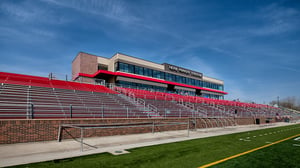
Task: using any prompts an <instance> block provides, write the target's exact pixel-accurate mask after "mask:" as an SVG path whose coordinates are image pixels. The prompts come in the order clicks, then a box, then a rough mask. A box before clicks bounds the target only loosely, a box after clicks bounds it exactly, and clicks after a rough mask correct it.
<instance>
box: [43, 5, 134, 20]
mask: <svg viewBox="0 0 300 168" xmlns="http://www.w3.org/2000/svg"><path fill="white" fill-rule="evenodd" d="M43 1H45V2H47V3H50V4H54V5H57V6H60V7H64V8H71V9H74V10H77V11H79V12H82V13H89V14H93V15H99V16H104V17H106V18H108V19H112V20H115V21H118V22H121V23H129V24H130V23H132V22H136V21H138V20H139V19H138V18H137V17H136V16H134V15H132V14H131V13H130V11H129V10H128V9H127V6H126V4H125V2H124V1H120V0H113V1H112V0H68V1H60V0H43Z"/></svg>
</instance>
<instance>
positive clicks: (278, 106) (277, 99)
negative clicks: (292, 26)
mask: <svg viewBox="0 0 300 168" xmlns="http://www.w3.org/2000/svg"><path fill="white" fill-rule="evenodd" d="M277 105H278V107H279V96H277Z"/></svg>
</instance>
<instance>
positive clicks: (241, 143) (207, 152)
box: [17, 124, 300, 168]
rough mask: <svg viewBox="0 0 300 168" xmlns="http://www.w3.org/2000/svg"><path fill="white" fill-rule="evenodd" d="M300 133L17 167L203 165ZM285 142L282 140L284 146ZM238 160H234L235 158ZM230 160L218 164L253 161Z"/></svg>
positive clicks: (284, 130) (288, 130) (256, 134)
mask: <svg viewBox="0 0 300 168" xmlns="http://www.w3.org/2000/svg"><path fill="white" fill-rule="evenodd" d="M299 133H300V125H299V124H297V125H291V126H286V127H277V128H268V129H263V130H257V131H250V132H244V133H236V134H230V135H223V136H216V137H210V138H202V139H196V140H189V141H183V142H177V143H170V144H164V145H155V146H150V147H143V148H136V149H132V150H129V151H130V153H129V154H124V155H119V156H113V155H111V154H108V153H103V154H96V155H89V156H84V157H76V158H70V159H64V160H55V161H49V162H42V163H35V164H27V165H21V166H17V167H28V168H31V167H33V168H35V167H43V168H47V167H59V168H61V167H62V168H69V167H80V168H85V167H86V168H96V167H99V168H111V167H122V168H126V167H128V168H135V167H139V168H146V167H153V168H160V167H161V168H165V167H172V168H186V167H199V166H201V165H205V164H208V163H211V162H214V161H217V160H220V159H223V158H226V157H229V156H232V155H235V154H238V153H242V152H245V151H248V150H250V149H253V148H257V147H260V146H263V145H266V144H267V143H271V142H275V141H278V140H281V139H284V138H287V137H290V136H293V135H296V134H299ZM283 144H285V143H283ZM283 144H281V143H280V145H283ZM299 144H300V143H299ZM276 146H277V145H276ZM271 147H273V146H271ZM271 147H269V148H271ZM269 148H268V149H269ZM298 148H300V147H298ZM298 148H297V149H298ZM266 149H267V148H266ZM285 149H286V151H285V153H284V155H286V156H287V157H288V158H289V156H288V155H287V154H292V152H291V151H290V150H295V148H285ZM263 150H265V149H263ZM280 151H281V150H280V149H279V150H277V152H279V153H276V155H282V154H281V153H280ZM297 151H298V155H300V153H299V149H298V150H297ZM257 152H258V151H257ZM257 152H254V153H250V154H249V155H253V154H255V153H257ZM290 152H291V153H290ZM267 153H268V152H267ZM246 156H248V155H245V156H242V157H241V158H243V157H246ZM259 158H260V159H259ZM263 158H264V154H260V156H259V157H256V159H255V158H253V159H254V160H256V162H254V163H258V162H259V160H263ZM236 159H238V158H236ZM236 159H233V160H232V161H234V160H236ZM248 159H249V158H248ZM250 159H251V158H250ZM230 162H231V161H228V162H224V163H221V164H220V165H216V167H239V166H238V164H240V162H252V161H251V160H245V161H237V162H234V163H230ZM223 164H224V165H223ZM249 166H251V167H253V164H250V165H249ZM274 166H276V165H274ZM263 167H264V166H263ZM268 167H269V166H268ZM284 167H285V166H284Z"/></svg>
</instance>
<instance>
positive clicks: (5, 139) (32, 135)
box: [0, 118, 265, 144]
mask: <svg viewBox="0 0 300 168" xmlns="http://www.w3.org/2000/svg"><path fill="white" fill-rule="evenodd" d="M188 120H189V121H190V124H189V128H190V129H194V128H195V126H196V127H197V128H210V127H224V126H230V125H233V124H235V123H237V124H238V125H246V124H254V123H255V119H254V118H237V119H234V120H233V119H231V120H229V119H205V120H204V119H200V118H198V119H196V120H194V119H187V118H169V119H168V118H167V119H56V120H54V119H48V120H35V119H34V120H0V133H1V134H0V144H12V143H25V142H37V141H53V140H57V137H58V128H59V125H61V124H112V123H137V122H153V121H155V122H157V123H158V122H187V121H188ZM263 121H264V120H263V119H261V122H260V123H261V124H263V123H265V122H263ZM184 129H187V125H176V126H174V125H170V126H160V127H155V131H156V132H157V131H170V130H184ZM151 131H152V127H135V128H117V129H116V128H105V129H86V130H85V131H84V137H96V136H112V135H125V134H138V133H148V132H151ZM61 137H62V139H70V138H72V137H76V138H78V137H80V130H79V129H74V128H65V129H64V130H63V132H62V135H61Z"/></svg>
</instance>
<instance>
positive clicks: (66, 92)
mask: <svg viewBox="0 0 300 168" xmlns="http://www.w3.org/2000/svg"><path fill="white" fill-rule="evenodd" d="M72 72H73V81H67V80H58V79H53V78H52V77H51V76H49V77H40V76H31V75H24V74H15V73H8V72H0V125H1V129H3V130H6V131H4V133H5V136H4V137H6V139H5V138H4V139H1V138H0V144H1V143H15V142H29V141H41V140H53V139H55V138H56V134H57V133H56V132H57V131H56V130H57V129H58V128H59V127H60V125H62V124H89V123H90V122H92V124H103V123H105V124H107V123H117V122H120V121H122V122H123V123H132V122H136V121H138V122H152V121H157V122H186V121H188V122H191V124H189V127H190V128H208V127H225V126H233V125H236V124H259V123H267V122H276V121H283V120H286V119H290V118H292V117H299V113H295V112H292V111H288V110H286V109H282V108H278V107H272V106H268V105H263V104H254V103H244V102H238V101H229V100H224V95H226V94H227V93H226V92H225V91H224V82H223V81H221V80H218V79H214V78H210V77H206V76H204V75H203V74H202V73H200V72H196V71H193V70H189V69H185V68H181V67H178V66H174V65H170V64H166V63H165V64H156V63H153V62H149V61H145V60H142V59H138V58H135V57H131V56H127V55H124V54H119V53H118V54H116V55H114V56H113V57H112V58H104V57H97V56H94V55H90V54H87V53H82V52H80V53H79V54H78V55H77V56H76V58H75V59H74V60H73V69H72ZM169 77H170V78H169ZM118 119H120V120H118ZM121 119H122V120H121ZM123 119H124V120H123ZM16 121H18V122H16ZM23 121H26V122H23ZM40 121H43V123H47V124H48V126H47V127H45V126H43V125H41V123H40ZM16 123H19V125H18V128H22V127H26V129H27V127H28V130H26V131H25V133H24V132H22V131H24V130H23V129H19V130H18V131H20V132H17V131H16V132H17V133H16V132H9V131H7V129H10V128H9V127H14V126H11V124H12V125H15V124H16ZM20 123H22V124H20ZM32 123H34V124H38V126H33V125H34V124H32ZM26 124H27V125H26ZM7 125H9V126H7ZM25 125H26V126H25ZM48 127H49V128H50V127H51V132H49V131H48V130H47V129H49V128H48ZM24 129H25V128H24ZM31 129H36V130H35V131H36V132H39V136H38V137H37V138H32V137H30V138H29V139H26V138H24V137H23V136H24V134H27V133H28V134H31V133H32V130H31ZM54 129H56V130H55V131H54ZM174 129H177V128H175V127H173V128H172V127H168V128H166V130H174ZM178 129H186V128H185V127H180V128H179V127H178ZM52 130H53V131H52ZM41 131H42V132H43V131H44V132H43V133H41ZM47 131H48V132H47ZM145 131H147V130H145V129H141V130H139V131H135V130H134V131H132V130H129V131H128V130H127V131H126V130H125V131H124V130H122V131H121V134H124V133H125V134H126V133H141V132H145ZM150 131H151V130H150ZM2 132H3V131H2ZM42 134H43V135H42ZM113 134H120V131H119V132H117V131H116V132H114V133H113ZM95 135H96V136H98V135H111V134H110V133H109V132H105V133H103V134H102V133H99V132H97V131H96V132H95ZM16 136H17V137H19V139H18V140H15V141H12V137H13V138H14V139H16V138H15V137H16ZM49 136H50V137H49ZM77 136H79V134H78V135H77ZM86 136H93V135H92V133H89V135H86ZM69 138H70V137H69ZM25 139H26V140H25Z"/></svg>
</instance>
